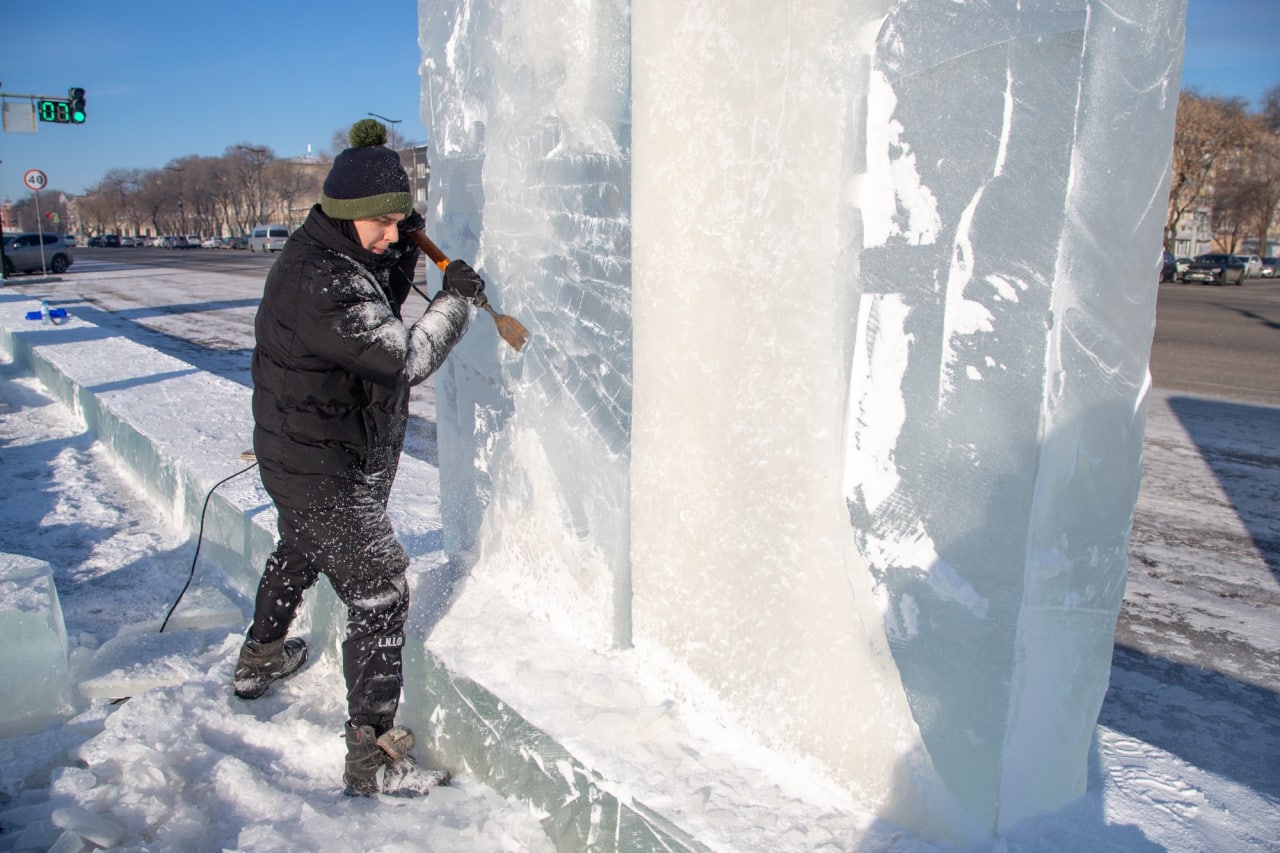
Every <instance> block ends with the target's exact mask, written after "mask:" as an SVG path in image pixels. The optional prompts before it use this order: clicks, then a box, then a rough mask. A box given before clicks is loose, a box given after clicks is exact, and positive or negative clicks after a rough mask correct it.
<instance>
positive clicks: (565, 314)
mask: <svg viewBox="0 0 1280 853" xmlns="http://www.w3.org/2000/svg"><path fill="white" fill-rule="evenodd" d="M420 9H421V13H420V14H421V20H422V46H423V60H424V62H423V72H422V73H423V78H424V79H423V113H424V123H426V124H427V126H428V127H429V128H431V147H432V153H431V158H432V178H433V180H432V187H431V201H430V205H431V209H430V211H429V212H428V219H429V220H430V221H431V222H432V227H433V230H434V233H435V239H436V241H437V242H438V243H439V244H440V245H441V246H442V247H443V248H444V249H445V250H446V251H447V252H450V253H452V254H453V255H454V256H456V257H461V258H468V259H473V262H474V263H475V264H476V266H477V267H478V268H480V269H481V270H482V271H483V273H484V275H485V278H486V280H487V281H488V288H487V290H486V293H487V294H489V296H490V300H491V301H492V302H493V303H495V304H496V305H497V306H498V307H499V309H500V310H502V311H503V312H505V313H509V314H512V315H514V316H516V317H518V318H519V319H520V320H521V321H522V322H523V323H524V324H525V325H526V326H527V327H528V328H529V330H530V332H531V333H532V341H531V342H530V344H529V345H528V346H527V347H526V348H525V350H524V352H523V354H521V355H519V356H517V355H515V354H514V353H513V352H512V351H511V350H509V349H506V348H503V347H502V346H501V345H500V342H499V339H498V338H497V336H496V334H495V333H494V328H493V325H492V323H490V322H489V321H488V318H486V317H480V318H477V321H476V322H475V323H474V324H473V326H472V328H473V331H472V332H471V333H470V334H468V335H467V337H466V338H465V339H464V340H463V342H462V344H461V345H460V346H459V348H458V349H457V350H456V351H455V354H454V355H453V356H452V357H450V359H449V360H448V361H447V362H446V363H445V367H444V369H443V370H442V371H441V372H440V373H439V374H438V375H437V380H436V381H437V388H438V391H439V394H438V403H437V406H438V411H437V415H438V417H437V419H438V423H439V429H440V448H441V455H440V482H441V490H442V492H443V493H444V494H445V495H447V496H448V497H447V498H446V499H445V500H444V501H443V504H444V507H443V512H444V515H445V518H444V522H445V536H446V548H447V549H448V550H449V551H450V552H451V554H453V555H454V556H455V558H457V559H459V560H462V561H465V562H470V561H472V560H474V558H475V555H476V554H477V553H480V552H483V553H484V555H485V559H484V561H483V564H482V565H479V566H477V567H476V571H477V572H479V573H483V574H486V575H487V576H488V577H489V578H490V579H492V580H493V581H494V582H495V583H498V584H500V585H502V586H503V587H505V588H506V589H507V590H508V592H509V594H510V595H511V597H512V599H513V600H514V601H516V602H518V603H520V604H521V605H523V606H524V607H525V608H526V609H528V610H529V611H530V612H533V613H537V614H541V615H545V616H546V617H547V618H548V619H550V620H552V621H556V622H559V623H561V624H562V625H563V627H564V628H565V629H566V630H568V631H571V632H572V633H574V634H575V635H583V636H587V637H589V638H591V641H592V642H595V643H601V644H605V645H621V646H625V645H627V644H629V643H630V640H631V628H630V596H631V580H630V565H629V559H628V552H629V548H630V545H629V537H630V526H629V513H628V503H629V500H630V475H629V463H630V448H629V441H630V430H631V328H630V296H629V288H630V280H631V259H630V216H631V197H630V188H631V184H630V174H629V170H630V156H629V155H630V145H631V140H630V111H629V102H628V96H629V89H630V76H629V75H630V67H629V65H628V61H627V60H628V33H629V30H628V10H627V8H626V6H625V5H623V4H617V3H583V4H576V5H574V4H546V3H539V4H519V3H469V2H459V3H427V2H423V3H422V5H421V6H420Z"/></svg>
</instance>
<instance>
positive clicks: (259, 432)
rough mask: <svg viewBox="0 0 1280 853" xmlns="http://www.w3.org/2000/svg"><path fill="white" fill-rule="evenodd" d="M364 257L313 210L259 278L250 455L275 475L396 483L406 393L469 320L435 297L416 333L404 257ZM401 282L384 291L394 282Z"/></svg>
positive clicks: (398, 247)
mask: <svg viewBox="0 0 1280 853" xmlns="http://www.w3.org/2000/svg"><path fill="white" fill-rule="evenodd" d="M409 245H410V244H408V243H407V242H406V241H403V240H402V242H401V243H397V244H395V245H393V246H392V247H391V248H389V249H388V250H387V251H386V252H385V253H384V254H381V255H377V254H374V253H372V252H369V251H368V250H366V249H364V248H363V247H362V246H360V245H359V243H358V242H356V241H354V240H352V239H350V238H349V237H348V236H347V235H346V234H344V233H343V228H342V226H341V225H340V224H339V223H337V222H335V221H334V220H332V219H330V218H329V217H327V216H326V215H325V214H324V213H323V212H322V211H321V210H320V207H319V205H316V206H315V207H314V208H312V210H311V213H310V214H309V215H308V217H307V220H306V222H304V223H303V225H302V227H301V228H299V229H298V230H297V231H296V232H294V233H293V235H291V236H290V238H289V242H288V243H286V244H285V248H284V251H283V252H281V254H280V257H279V258H278V259H277V260H276V262H275V264H274V265H273V266H272V267H271V271H270V272H269V273H268V274H267V280H266V286H265V288H264V291H263V294H262V303H261V305H259V307H258V315H257V320H256V322H255V331H256V336H257V344H256V346H255V347H254V349H253V420H254V431H253V448H254V452H255V453H256V454H257V455H258V458H259V459H260V460H261V461H262V462H264V463H265V464H266V465H268V466H270V467H272V468H274V469H276V470H279V471H280V472H281V473H282V474H288V473H297V474H326V475H336V476H340V477H345V478H349V479H353V480H376V479H378V478H380V477H385V476H387V475H390V476H392V477H394V475H395V469H396V464H397V462H398V460H399V457H400V450H401V448H402V447H403V445H404V433H405V426H406V423H407V419H408V412H409V388H410V387H411V386H413V385H416V384H418V383H419V382H422V381H423V380H424V379H426V378H427V377H428V376H430V375H431V374H432V373H434V372H435V370H436V368H438V367H439V366H440V364H441V362H443V361H444V359H445V356H447V355H448V354H449V351H450V350H451V349H453V346H454V344H456V343H457V342H458V339H459V338H461V337H462V334H463V332H465V331H466V329H467V324H468V322H469V321H470V316H471V311H470V307H469V306H468V305H467V301H466V300H465V299H464V298H463V297H461V296H457V295H456V294H452V293H441V294H440V295H439V296H437V297H436V298H435V300H434V301H433V302H432V303H431V306H430V307H429V308H428V309H427V311H426V313H425V314H423V315H422V318H421V319H419V320H418V321H417V322H416V323H413V325H412V326H408V325H406V324H405V323H403V322H402V321H401V319H400V307H401V306H402V305H403V304H404V300H405V297H406V296H407V295H408V283H407V281H403V280H399V279H402V278H403V276H401V274H400V273H399V271H397V270H396V265H397V263H398V262H399V261H401V259H402V258H403V257H404V256H405V253H406V252H411V251H415V250H413V249H411V248H409ZM393 272H394V274H395V276H396V278H397V279H398V280H399V281H398V285H396V284H392V282H391V278H392V274H393Z"/></svg>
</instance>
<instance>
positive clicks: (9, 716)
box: [0, 552, 73, 737]
mask: <svg viewBox="0 0 1280 853" xmlns="http://www.w3.org/2000/svg"><path fill="white" fill-rule="evenodd" d="M0 648H3V649H4V653H3V654H0V684H3V685H4V699H3V701H2V702H0V708H2V710H0V737H12V736H13V735H20V734H27V733H29V732H35V731H39V730H40V729H42V728H44V726H46V725H47V724H48V723H50V722H52V721H53V720H56V719H59V718H60V717H64V716H66V715H67V714H70V713H71V711H72V710H73V709H72V705H71V676H70V673H69V670H68V667H67V632H66V627H65V626H64V625H63V622H62V606H61V605H60V604H59V603H58V591H57V589H56V588H55V587H54V585H53V570H52V569H51V568H50V567H49V564H48V563H46V562H44V561H43V560H36V559H33V558H31V557H25V556H22V555H20V554H6V553H2V552H0Z"/></svg>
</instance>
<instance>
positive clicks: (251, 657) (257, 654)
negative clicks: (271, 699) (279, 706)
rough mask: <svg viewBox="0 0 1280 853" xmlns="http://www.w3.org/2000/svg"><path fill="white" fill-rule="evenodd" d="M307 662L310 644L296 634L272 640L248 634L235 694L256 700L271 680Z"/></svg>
mask: <svg viewBox="0 0 1280 853" xmlns="http://www.w3.org/2000/svg"><path fill="white" fill-rule="evenodd" d="M306 662H307V644H306V643H305V642H304V641H303V640H300V639H298V638H297V637H290V638H288V639H285V638H283V637H281V638H280V639H279V640H276V641H274V642H271V643H259V642H258V641H257V640H255V639H254V638H253V637H246V638H245V641H244V645H243V646H241V647H240V660H239V661H237V662H236V675H235V687H236V695H237V696H239V697H240V698H241V699H257V698H258V697H259V696H261V695H262V694H263V693H266V692H267V688H268V687H270V686H271V682H273V681H279V680H280V679H281V678H285V677H287V676H290V675H293V674H294V673H295V672H297V671H298V670H299V669H300V668H301V667H302V665H303V664H304V663H306Z"/></svg>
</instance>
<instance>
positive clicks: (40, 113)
mask: <svg viewBox="0 0 1280 853" xmlns="http://www.w3.org/2000/svg"><path fill="white" fill-rule="evenodd" d="M36 115H37V117H38V118H39V119H40V121H49V122H54V123H56V124H84V89H81V88H79V87H78V86H73V87H71V88H70V89H68V90H67V97H66V98H65V99H63V98H37V99H36Z"/></svg>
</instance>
